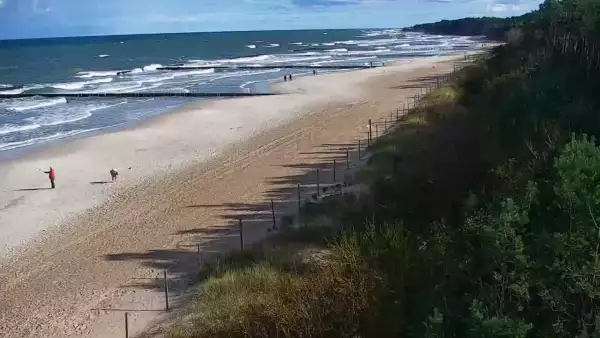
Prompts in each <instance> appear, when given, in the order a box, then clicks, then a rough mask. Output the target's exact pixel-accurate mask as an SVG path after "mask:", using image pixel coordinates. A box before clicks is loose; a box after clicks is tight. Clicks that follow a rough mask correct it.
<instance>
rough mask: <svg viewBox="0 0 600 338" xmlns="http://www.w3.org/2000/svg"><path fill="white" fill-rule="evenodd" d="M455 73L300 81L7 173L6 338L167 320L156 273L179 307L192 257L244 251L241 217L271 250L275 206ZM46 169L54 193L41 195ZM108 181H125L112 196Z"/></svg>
mask: <svg viewBox="0 0 600 338" xmlns="http://www.w3.org/2000/svg"><path fill="white" fill-rule="evenodd" d="M449 60H450V58H439V59H434V58H431V59H422V60H412V61H407V62H404V63H401V64H398V65H395V66H390V67H386V68H378V69H369V70H364V71H358V72H351V73H339V74H332V75H323V76H317V77H312V76H311V77H304V78H296V79H294V81H293V82H288V83H285V84H279V85H277V88H276V90H277V91H279V92H283V93H288V94H285V95H279V96H272V97H256V98H242V99H232V100H221V101H212V102H209V103H202V104H196V105H191V106H188V107H186V108H184V109H182V110H181V111H179V112H177V113H174V114H170V115H168V116H162V117H159V118H157V119H154V120H152V121H149V122H147V123H144V124H142V125H140V126H138V127H136V128H134V129H130V130H124V131H119V132H115V133H112V134H104V135H98V136H93V137H89V138H85V139H81V140H75V141H72V142H69V143H67V144H64V145H60V146H56V147H53V148H50V149H47V150H45V151H43V152H37V153H34V154H30V155H28V156H26V157H24V158H22V159H19V160H16V161H12V162H6V163H0V171H1V172H3V173H5V175H3V177H2V178H0V187H1V191H0V247H1V248H3V249H2V252H1V254H2V255H3V257H4V259H3V263H2V268H1V270H0V271H2V273H1V274H0V336H1V337H66V336H68V335H76V336H89V337H115V336H119V335H122V331H123V325H122V321H123V313H122V312H121V311H115V309H121V310H146V311H132V315H131V316H132V317H131V323H132V328H131V331H132V332H133V333H136V332H141V331H142V330H144V329H147V328H148V327H152V324H153V323H154V324H155V323H156V322H157V321H160V320H164V319H166V317H165V314H164V313H163V312H162V311H161V310H162V308H163V307H164V299H163V295H162V293H161V291H160V290H161V284H160V276H162V275H161V274H162V271H164V270H165V269H169V279H170V283H171V286H172V289H173V293H174V299H173V301H174V302H175V303H178V302H180V301H182V300H183V298H179V297H177V295H178V294H180V293H181V294H182V295H185V292H183V291H184V290H183V289H184V288H185V285H184V283H185V281H187V279H189V276H190V273H191V272H193V270H194V267H195V266H196V265H197V263H198V255H197V247H198V245H200V248H201V251H202V258H203V259H208V257H209V256H210V255H211V253H214V252H218V251H223V250H229V249H231V248H234V247H237V246H238V245H239V244H238V243H239V238H238V237H237V236H236V234H235V232H232V231H231V230H230V229H231V227H232V225H233V224H235V222H237V218H240V217H241V218H243V219H244V222H245V224H246V226H245V229H246V242H247V243H251V242H253V241H257V240H259V239H261V238H263V237H264V236H265V235H266V234H267V231H266V229H267V228H268V227H269V226H270V222H271V221H270V216H269V215H270V213H269V212H270V211H269V210H270V209H269V208H270V200H271V199H272V200H274V201H275V203H276V208H277V213H278V215H281V214H282V213H283V211H284V210H286V209H288V208H293V204H294V203H291V201H292V198H291V196H292V195H291V193H292V191H293V189H291V187H293V186H295V184H296V183H298V182H305V183H310V182H311V180H314V178H313V177H312V176H311V175H313V173H314V169H316V168H317V167H320V168H323V170H324V171H323V172H324V173H325V174H324V175H329V174H328V171H327V170H328V169H327V168H329V167H328V166H329V165H330V163H331V162H332V160H333V159H334V158H337V159H338V160H339V161H343V160H341V159H343V158H344V156H345V149H346V148H348V147H350V148H354V147H355V146H356V141H357V140H358V138H359V137H360V136H361V134H362V135H364V133H365V132H366V129H365V125H366V121H367V120H368V119H369V118H372V119H378V118H380V117H387V116H389V113H390V112H391V111H392V110H393V109H395V108H396V107H398V106H400V105H401V104H402V103H403V102H405V100H406V98H407V97H409V96H412V95H414V94H415V93H416V92H418V90H419V89H418V87H419V86H426V85H427V84H426V83H425V82H426V81H427V80H425V79H424V78H425V77H426V76H428V75H433V74H440V73H443V72H447V71H449V70H451V69H452V65H453V62H451V61H449ZM353 156H354V155H353ZM49 165H52V166H53V167H54V168H55V169H56V170H57V176H58V178H57V189H55V190H34V189H38V188H44V187H46V186H48V182H47V178H46V176H45V175H43V174H42V173H41V172H40V171H39V170H38V169H45V168H46V167H48V166H49ZM129 167H131V169H128V168H129ZM111 168H116V169H117V170H119V172H120V174H121V175H120V177H119V182H118V183H115V184H112V183H110V184H109V183H107V184H104V183H103V182H105V181H110V175H109V170H110V169H111ZM323 179H328V178H323ZM23 189H27V190H23ZM290 203H291V204H290ZM179 281H184V282H179ZM110 309H112V310H110ZM155 310H156V311H155Z"/></svg>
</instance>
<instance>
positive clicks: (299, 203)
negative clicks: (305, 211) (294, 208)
mask: <svg viewBox="0 0 600 338" xmlns="http://www.w3.org/2000/svg"><path fill="white" fill-rule="evenodd" d="M297 188H298V189H297V190H298V191H297V192H298V216H300V211H301V210H302V202H301V201H300V183H298V187H297Z"/></svg>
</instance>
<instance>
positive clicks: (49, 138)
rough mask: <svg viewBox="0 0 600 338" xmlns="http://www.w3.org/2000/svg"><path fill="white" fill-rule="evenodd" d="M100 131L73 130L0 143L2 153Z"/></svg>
mask: <svg viewBox="0 0 600 338" xmlns="http://www.w3.org/2000/svg"><path fill="white" fill-rule="evenodd" d="M98 129H101V128H92V129H79V130H71V131H67V132H57V133H54V134H51V135H47V136H41V137H36V138H32V139H28V140H24V141H17V142H7V143H0V151H1V150H10V149H16V148H22V147H27V146H31V145H34V144H39V143H44V142H48V141H54V140H58V139H62V138H65V137H69V136H75V135H79V134H82V133H86V132H90V131H94V130H98Z"/></svg>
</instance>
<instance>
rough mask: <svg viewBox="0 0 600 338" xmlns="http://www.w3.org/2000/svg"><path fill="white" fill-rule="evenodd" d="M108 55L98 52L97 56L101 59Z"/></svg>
mask: <svg viewBox="0 0 600 338" xmlns="http://www.w3.org/2000/svg"><path fill="white" fill-rule="evenodd" d="M109 56H110V55H108V54H100V55H98V57H99V58H101V59H103V58H107V57H109Z"/></svg>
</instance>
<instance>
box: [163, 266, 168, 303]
mask: <svg viewBox="0 0 600 338" xmlns="http://www.w3.org/2000/svg"><path fill="white" fill-rule="evenodd" d="M163 277H164V280H165V310H166V311H169V282H168V280H167V271H163Z"/></svg>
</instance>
